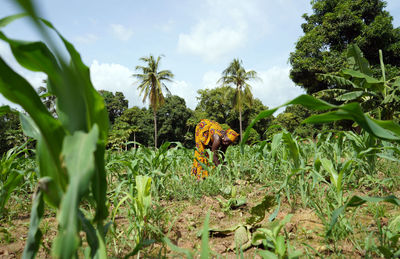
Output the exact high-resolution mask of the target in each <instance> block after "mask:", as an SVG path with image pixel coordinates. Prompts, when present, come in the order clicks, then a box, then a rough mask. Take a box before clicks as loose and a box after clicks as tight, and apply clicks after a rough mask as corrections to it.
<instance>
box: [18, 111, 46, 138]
mask: <svg viewBox="0 0 400 259" xmlns="http://www.w3.org/2000/svg"><path fill="white" fill-rule="evenodd" d="M19 120H20V121H21V126H22V130H23V132H24V134H25V135H27V136H28V137H31V138H34V139H40V138H41V137H42V136H41V135H40V130H39V128H38V127H37V126H36V124H35V122H34V121H33V120H32V118H30V117H29V116H27V115H25V114H23V113H20V114H19Z"/></svg>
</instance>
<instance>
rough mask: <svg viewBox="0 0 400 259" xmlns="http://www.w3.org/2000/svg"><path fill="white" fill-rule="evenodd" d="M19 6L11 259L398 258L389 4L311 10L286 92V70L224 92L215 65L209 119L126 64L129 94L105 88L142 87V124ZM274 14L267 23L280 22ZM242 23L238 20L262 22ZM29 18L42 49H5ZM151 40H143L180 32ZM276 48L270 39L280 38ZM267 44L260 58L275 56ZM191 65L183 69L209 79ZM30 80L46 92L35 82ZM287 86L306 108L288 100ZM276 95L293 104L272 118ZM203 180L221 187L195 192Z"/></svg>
mask: <svg viewBox="0 0 400 259" xmlns="http://www.w3.org/2000/svg"><path fill="white" fill-rule="evenodd" d="M11 2H14V4H15V6H16V7H17V8H19V9H18V10H20V11H22V13H18V14H7V16H6V17H4V18H1V19H0V29H1V31H0V39H1V41H2V44H3V43H4V44H5V45H6V49H4V50H5V52H4V53H6V55H3V47H2V46H3V45H1V46H0V51H1V53H0V54H1V55H0V95H1V98H3V97H4V100H7V103H9V105H8V104H5V105H3V104H1V106H0V258H35V257H38V258H61V259H64V258H66V259H70V258H100V259H104V258H201V259H206V258H278V259H286V258H399V257H400V209H399V206H400V199H399V198H400V173H399V168H400V166H399V163H400V146H399V144H400V125H399V121H400V114H399V111H400V98H399V93H400V77H399V73H398V72H399V67H400V63H399V60H400V59H399V57H400V51H399V46H400V45H399V43H400V28H395V27H394V26H393V25H392V20H393V17H392V16H390V14H389V12H387V11H386V10H385V9H384V8H385V6H386V2H385V1H381V0H378V1H372V2H371V1H367V2H362V1H361V2H362V3H361V2H360V3H358V2H355V1H351V0H343V1H326V0H320V1H319V0H318V1H311V3H310V4H311V6H312V12H313V14H311V15H308V14H304V15H303V16H302V18H303V19H304V20H305V23H303V24H301V28H302V30H303V33H304V36H303V37H300V38H299V40H298V42H297V43H296V44H295V51H293V52H292V51H291V50H287V49H286V50H284V51H283V52H282V53H286V54H288V53H289V61H288V62H289V63H290V65H291V68H290V69H286V68H285V69H283V70H282V69H279V70H281V72H279V75H277V77H271V78H270V73H268V71H274V70H275V68H276V66H275V65H274V67H273V68H272V70H267V72H265V67H264V66H266V64H264V65H262V66H261V64H260V67H259V70H260V73H257V72H256V71H255V70H252V69H245V68H244V65H243V61H242V60H241V59H239V58H234V59H233V60H232V61H231V62H230V63H229V65H228V67H226V68H225V69H224V70H222V73H221V77H220V78H219V79H218V78H216V77H215V78H214V75H217V73H214V71H212V70H213V69H211V68H210V67H209V66H208V65H207V66H206V68H207V71H208V72H205V74H204V76H205V77H203V81H204V82H206V81H208V80H209V79H210V80H211V81H215V83H213V84H212V85H211V86H210V87H211V89H209V88H205V89H198V91H197V94H198V96H196V97H195V96H191V97H193V100H194V99H197V100H198V103H197V106H196V108H194V109H192V108H188V107H187V106H186V101H185V99H184V98H183V97H180V96H178V95H172V93H171V92H170V90H169V89H168V87H170V88H175V90H176V88H178V87H179V88H182V89H183V90H182V89H180V90H182V91H181V93H182V92H185V94H186V93H190V94H192V92H194V91H192V90H193V89H194V88H193V89H192V83H190V82H189V81H188V82H186V81H185V80H182V78H175V75H174V73H172V71H171V70H169V69H161V67H160V61H161V59H162V58H164V55H163V54H160V55H159V56H154V55H152V54H149V55H148V56H142V57H140V58H139V59H138V60H137V57H135V60H137V61H138V64H139V65H136V66H133V67H134V70H132V71H131V70H130V69H124V67H123V66H120V65H119V64H115V66H114V63H112V64H113V66H111V67H114V68H118V69H122V70H124V71H125V72H124V75H125V76H122V75H121V76H120V75H119V74H118V73H115V72H110V70H108V68H107V69H106V70H105V71H104V72H102V73H101V74H102V75H107V76H117V77H119V76H120V77H121V78H118V80H126V82H129V84H130V85H131V84H132V83H133V82H131V81H129V80H133V79H135V80H136V81H135V82H134V83H133V84H134V85H135V87H136V88H137V89H136V90H137V91H136V92H135V93H137V94H136V95H137V96H135V98H136V97H140V99H142V98H143V99H142V102H143V104H146V105H148V107H138V106H136V105H134V106H133V107H131V108H128V100H127V99H125V96H124V93H123V92H119V90H121V91H123V90H122V87H117V88H113V91H114V90H118V91H116V92H115V94H114V92H110V91H108V90H101V89H98V88H97V87H95V84H94V82H95V80H93V78H92V75H93V74H95V73H93V74H92V72H94V71H95V69H92V68H93V67H94V68H95V67H96V66H90V67H89V66H87V65H85V64H84V58H83V56H81V54H80V53H79V52H78V50H77V48H76V47H75V45H76V46H78V44H80V43H77V44H76V43H75V42H79V41H80V42H81V43H82V38H79V37H75V39H74V44H75V45H74V44H72V43H71V42H70V41H69V40H67V39H66V38H65V37H64V36H62V34H61V32H60V31H58V30H57V29H56V27H55V26H54V25H53V24H52V22H50V21H48V20H46V19H44V18H41V17H40V16H41V13H40V10H41V6H39V4H38V6H36V3H34V2H33V1H30V0H24V1H21V0H14V1H12V0H11ZM211 2H213V1H207V6H208V5H210V10H212V9H213V8H212V7H213V5H212V3H211ZM261 2H262V1H260V3H254V4H255V7H256V6H263V7H264V8H266V7H267V6H266V5H265V4H264V3H261ZM142 4H143V3H142ZM189 5H190V6H191V8H192V9H193V6H192V4H189ZM219 5H220V4H217V6H219ZM360 5H361V6H362V8H361V9H360ZM121 6H122V5H121ZM121 6H120V7H121ZM217 6H215V5H214V7H217ZM143 7H145V6H143ZM220 7H223V8H222V9H225V6H224V5H221V6H220ZM90 8H91V9H92V6H91V7H90ZM146 8H148V7H145V8H144V9H141V8H138V10H146ZM168 8H169V7H168ZM230 8H231V7H229V10H230V11H229V12H227V13H229V14H230V16H232V17H235V20H236V18H239V17H241V16H242V15H241V12H242V11H243V12H245V11H246V10H247V8H244V9H246V10H240V9H243V8H240V7H237V6H236V7H235V8H234V9H230ZM103 9H107V8H106V7H104V8H103ZM121 9H123V8H121ZM159 9H163V8H159ZM222 9H221V10H222ZM250 9H252V8H250ZM256 9H259V8H255V9H254V10H256ZM268 9H269V8H268ZM293 9H296V8H293ZM12 10H14V9H12V8H11V9H9V10H8V11H12ZM8 11H7V12H6V13H8ZM213 11H215V13H218V11H217V10H213ZM57 12H59V11H57ZM142 13H146V12H142ZM184 13H186V12H184ZM212 13H214V12H212ZM243 14H245V13H243ZM249 14H252V12H249ZM249 14H248V15H249ZM260 14H261V13H260ZM190 16H191V15H190V14H189V15H188V16H187V17H188V18H189V17H190ZM218 16H219V15H218ZM249 16H252V15H249ZM264 16H265V15H264V14H262V15H260V17H264ZM129 17H132V14H131V13H130V14H129ZM154 17H158V15H154ZM200 17H201V16H200ZM232 17H231V18H232ZM21 18H29V19H28V23H27V24H26V25H29V29H27V31H26V32H30V31H33V30H34V31H36V32H37V36H38V41H28V40H17V39H14V38H13V36H11V35H12V34H9V33H8V32H7V31H8V29H6V30H7V31H6V30H5V31H3V28H4V27H9V28H11V29H10V30H11V31H12V30H13V28H14V27H10V26H14V25H10V26H9V24H10V23H13V22H14V21H17V20H19V19H21ZM85 18H86V17H85ZM146 18H148V17H146ZM150 18H151V17H150ZM150 20H152V19H150ZM212 20H213V19H212ZM279 20H285V19H279ZM91 21H92V22H93V21H94V20H91ZM213 21H214V20H213ZM86 22H87V21H86ZM152 22H153V21H152ZM162 22H165V21H164V20H162ZM17 23H18V22H17ZM230 23H231V24H235V23H236V22H232V21H231V22H229V21H228V20H227V22H226V24H227V25H230ZM76 24H78V23H76ZM82 24H83V23H82ZM92 24H93V25H94V24H95V22H93V23H92ZM145 24H146V23H144V22H143V20H142V19H139V20H138V21H137V23H136V26H138V27H142V25H145ZM172 24H174V23H171V25H172ZM202 24H203V23H200V25H201V26H200V27H199V28H203V25H202ZM205 24H207V23H205ZM238 24H239V25H242V24H243V25H244V26H239V27H240V28H242V27H243V28H247V27H248V26H247V25H246V23H242V22H240V20H239V23H238ZM382 24H383V25H384V26H381V25H382ZM67 25H69V24H67ZM139 25H140V26H139ZM185 25H186V20H185ZM260 25H263V26H262V27H265V26H264V24H263V23H260V24H259V26H260ZM17 26H18V25H17ZM132 26H133V25H132ZM146 26H147V24H146ZM149 26H150V27H147V28H152V29H144V31H151V32H152V31H153V29H154V28H159V29H160V30H164V29H165V30H166V31H165V32H167V30H168V29H167V28H164V29H162V28H161V27H160V26H155V24H154V23H152V24H151V25H149ZM189 27H191V26H190V25H188V27H187V28H189ZM206 27H212V26H206ZM216 27H218V26H216ZM250 27H251V26H249V28H250ZM104 28H105V27H104ZM110 28H111V29H113V30H114V32H119V33H118V35H119V36H125V37H123V38H124V39H122V40H123V41H125V40H126V42H125V43H126V46H129V51H128V52H129V53H130V52H131V51H136V50H141V48H140V45H141V44H145V43H146V42H147V41H141V40H136V38H135V44H134V47H133V48H132V47H130V44H128V40H129V39H130V37H131V36H132V35H135V37H136V33H135V34H133V31H131V30H125V29H124V28H125V27H124V26H122V25H121V24H111V27H110ZM187 28H186V29H187ZM192 28H198V27H196V26H194V27H192ZM276 28H284V26H276ZM220 29H222V31H225V29H224V28H223V27H221V28H220ZM15 31H18V30H15ZM67 31H68V30H67ZM194 31H197V29H194ZM200 31H202V30H200ZM227 31H231V30H230V29H229V30H227ZM24 32H25V31H24ZM177 32H178V31H176V32H173V30H172V31H171V33H175V35H178V36H179V39H181V38H186V39H190V38H191V37H181V35H185V34H182V33H178V34H177ZM151 34H153V33H151ZM200 34H201V35H202V34H203V33H200ZM289 34H290V33H289ZM68 35H69V36H71V35H70V34H68ZM209 35H218V36H220V35H224V33H222V34H221V33H218V32H215V33H211V34H209ZM233 35H235V34H233ZM243 35H247V34H246V33H245V34H243ZM249 35H250V32H249ZM25 36H26V39H29V35H28V34H26V35H24V33H22V38H24V37H25ZM87 36H88V39H91V40H89V41H92V40H93V41H92V44H94V43H95V42H96V41H97V39H99V41H100V38H97V37H96V36H95V35H93V34H87ZM71 37H73V36H71ZM266 37H267V35H263V34H260V39H264V41H267V42H270V41H271V39H273V38H274V37H269V36H268V37H267V38H266ZM142 38H143V39H145V38H146V39H148V36H144V37H142ZM172 38H173V37H172ZM202 38H209V37H207V35H204V37H202ZM234 38H238V39H241V38H242V37H236V36H235V37H234ZM244 38H248V37H247V36H246V37H243V39H244ZM79 39H80V40H79ZM194 39H196V40H195V41H196V42H197V37H194ZM211 39H214V38H211ZM221 39H222V38H221ZM249 39H250V38H249ZM253 40H256V39H253ZM83 41H85V40H83ZM211 41H214V40H211ZM257 41H258V40H257ZM151 42H156V43H157V42H162V43H163V44H162V45H165V46H169V45H170V44H167V43H165V44H164V42H163V41H162V40H156V41H151ZM207 42H208V40H207V41H206V43H207ZM227 42H229V39H227V40H225V39H224V40H223V42H222V41H221V44H222V45H221V46H220V47H221V49H224V48H226V44H227ZM278 42H279V44H277V43H278ZM376 42H380V44H379V45H378V44H376ZM86 43H89V42H88V41H86ZM131 43H133V42H131ZM259 43H260V45H262V46H263V48H262V50H261V49H260V51H256V52H259V53H261V52H264V51H265V50H266V49H267V50H268V49H269V48H270V47H268V46H267V47H266V46H264V43H262V42H259ZM281 43H282V42H280V40H278V41H276V42H275V43H274V44H276V45H282V44H281ZM136 44H138V45H136ZM224 44H225V45H224ZM274 44H273V45H274ZM146 45H149V46H146V47H150V46H151V44H146ZM189 45H192V44H189ZM209 45H210V44H208V43H207V44H205V46H206V47H207V46H208V47H209ZM234 45H235V44H233V45H232V46H234ZM273 45H270V46H273ZM120 46H121V45H120ZM210 46H211V50H212V51H214V52H215V53H214V54H218V51H217V50H216V49H215V48H214V47H213V44H211V45H210ZM237 46H241V44H237ZM152 47H154V46H152ZM115 49H119V47H117V45H115ZM156 49H157V48H156ZM196 49H197V48H196ZM248 49H252V48H248ZM232 50H233V49H232ZM232 50H231V51H232ZM237 50H239V49H237ZM121 51H122V49H121ZM102 52H103V51H102ZM177 52H180V51H177ZM208 52H209V51H208V50H207V48H206V49H205V53H208ZM121 53H125V52H124V51H122V52H121ZM223 53H225V52H221V54H223ZM232 53H233V52H231V53H230V54H232ZM107 54H110V56H114V54H112V53H111V52H110V53H107ZM93 55H94V56H93V57H95V55H96V54H93ZM179 55H182V56H180V58H179V60H180V59H181V58H183V59H182V60H185V64H183V63H182V64H181V66H182V67H185V69H188V66H189V65H188V64H191V63H192V64H194V63H196V64H197V63H198V62H191V61H190V60H189V59H187V56H185V55H187V53H186V54H185V53H183V52H182V53H180V54H179ZM243 55H244V54H243ZM249 56H260V55H259V54H258V53H256V55H255V54H254V53H252V54H251V55H249ZM266 56H268V55H266ZM185 57H186V58H185ZM215 57H217V56H215ZM260 57H261V56H260ZM128 59H129V58H128ZM261 59H266V58H265V57H263V58H261ZM261 59H260V60H261ZM176 60H178V59H176ZM210 60H211V59H210ZM217 60H218V59H216V61H217ZM268 60H272V61H273V60H274V59H273V58H270V57H268ZM109 61H110V62H111V60H109ZM258 61H259V59H258V58H257V63H259V62H258ZM272 61H271V62H272ZM112 62H113V61H112ZM100 63H101V62H100V61H97V60H95V61H94V62H93V64H94V65H96V64H97V65H98V64H100ZM254 64H255V63H253V65H251V66H254ZM271 64H272V63H271ZM269 65H270V64H269ZM169 66H171V67H174V69H178V67H177V66H174V65H171V64H169ZM251 66H250V67H251ZM106 67H108V66H106ZM221 67H222V66H220V64H218V70H220V69H221ZM214 68H215V67H214ZM21 69H22V70H21ZM122 70H121V71H122ZM188 70H189V69H188ZM188 70H187V71H188ZM190 70H191V71H192V69H190ZM21 71H22V72H21ZM26 72H29V73H28V74H26ZM97 72H98V71H97ZM30 73H34V74H35V73H36V75H37V74H38V73H39V74H41V76H42V77H43V78H41V77H40V80H39V77H38V78H36V79H37V80H34V81H35V82H34V81H32V80H30V79H32V77H31V76H30V75H31V74H30ZM186 74H187V73H186ZM193 74H196V77H198V76H201V74H202V73H201V72H200V71H197V70H196V69H193ZM272 74H274V73H272ZM176 75H177V76H178V75H179V76H182V73H179V72H178V73H176ZM281 77H282V78H285V80H286V79H290V80H292V81H293V83H295V84H296V85H297V86H300V87H302V88H303V90H304V91H305V92H306V93H307V94H305V93H304V92H303V93H301V94H295V95H294V96H291V97H290V98H289V97H288V96H286V94H289V93H288V92H290V91H287V90H285V89H286V88H284V87H286V86H285V84H286V83H282V82H286V81H282V82H281V81H280V80H277V78H281ZM287 77H289V78H287ZM29 78H30V79H29ZM110 78H112V77H110ZM110 78H108V80H107V81H110V82H111V83H110V84H111V85H114V84H115V85H116V86H118V85H119V84H118V82H117V81H118V80H115V79H114V80H111V79H110ZM113 78H115V77H113ZM193 78H194V77H193ZM263 78H264V79H267V81H268V82H267V83H266V84H264V83H262V82H260V81H262V79H263ZM214 79H215V80H214ZM36 81H41V83H42V85H41V86H39V87H38V88H37V85H36V83H37V82H36ZM92 81H93V82H92ZM197 81H198V80H197ZM256 81H258V83H257V85H255V89H254V90H255V91H254V95H253V93H252V91H253V90H252V86H251V85H250V82H251V84H253V83H256ZM193 82H194V81H193ZM43 85H44V86H43ZM289 85H290V86H292V83H290V84H289ZM193 86H194V85H193ZM214 86H216V87H214ZM185 87H187V88H186V89H185ZM120 88H121V89H120ZM189 88H190V90H189ZM107 89H109V88H107ZM257 89H258V90H257ZM260 89H261V92H262V93H263V95H264V94H265V93H266V95H268V97H271V96H272V95H273V97H274V98H275V97H278V95H282V96H279V97H282V98H283V99H280V98H276V99H277V100H278V99H279V100H289V101H286V102H285V103H283V102H282V103H279V104H276V103H275V104H272V105H273V106H274V108H270V107H268V106H265V105H264V104H263V102H262V101H261V100H260V99H258V98H257V97H258V96H259V97H260V98H261V97H262V96H261V95H260V92H258V91H260ZM267 89H269V90H270V91H271V92H269V93H268V91H265V90H267ZM278 89H280V92H278V91H276V90H278ZM256 90H257V91H256ZM271 93H273V94H271ZM164 95H165V96H164ZM283 95H285V96H283ZM193 104H194V103H190V105H193ZM13 105H17V107H16V108H14V106H13ZM269 105H270V104H269ZM282 108H285V111H284V112H282V113H279V114H277V115H276V117H274V114H276V113H278V111H280V110H281V109H282ZM204 119H207V120H204ZM199 122H200V123H199ZM239 136H240V137H239ZM239 139H240V140H239ZM194 141H195V143H194ZM235 141H236V142H238V143H237V145H232V144H233V142H235ZM207 147H209V148H211V150H212V151H210V150H209V149H208V148H207ZM225 151H226V152H225ZM195 152H196V153H195ZM214 155H215V157H214ZM218 156H219V159H217V157H218ZM194 158H196V163H194ZM219 162H220V163H219ZM193 164H195V165H196V167H195V168H196V170H195V171H196V172H197V173H199V175H200V173H201V170H200V167H202V168H203V169H205V170H206V171H208V173H209V176H208V177H206V178H205V179H197V178H196V177H195V176H193V175H191V174H190V171H191V168H192V165H193ZM204 175H206V174H203V176H204Z"/></svg>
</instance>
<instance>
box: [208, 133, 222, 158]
mask: <svg viewBox="0 0 400 259" xmlns="http://www.w3.org/2000/svg"><path fill="white" fill-rule="evenodd" d="M221 141H222V140H221V137H220V136H219V135H218V134H214V136H213V143H212V146H211V151H212V152H213V162H214V164H215V165H216V166H218V165H219V164H220V163H221V161H219V159H218V149H219V148H220V146H221Z"/></svg>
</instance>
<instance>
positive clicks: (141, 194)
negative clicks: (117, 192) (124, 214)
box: [112, 175, 152, 253]
mask: <svg viewBox="0 0 400 259" xmlns="http://www.w3.org/2000/svg"><path fill="white" fill-rule="evenodd" d="M151 184H152V179H151V178H150V177H148V176H142V175H138V176H136V177H135V192H134V193H128V192H123V194H125V197H124V198H122V199H121V200H120V201H119V202H118V204H117V205H116V207H115V209H114V210H113V218H112V220H113V222H115V217H116V215H117V212H118V210H119V208H120V207H121V205H122V204H123V203H124V202H125V201H127V200H129V201H130V203H129V208H130V210H129V214H128V219H129V222H130V224H129V229H128V231H127V232H126V233H124V234H125V235H127V234H128V235H129V234H130V233H133V237H134V240H135V244H136V247H138V246H142V245H143V244H144V242H145V241H146V240H145V238H146V235H147V231H148V229H149V224H148V223H149V222H148V221H149V219H150V216H149V215H150V207H151V205H152V198H151ZM131 213H132V214H131ZM133 251H135V252H136V253H138V252H139V251H138V250H137V251H136V249H134V250H133Z"/></svg>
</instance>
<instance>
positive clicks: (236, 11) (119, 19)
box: [0, 0, 400, 109]
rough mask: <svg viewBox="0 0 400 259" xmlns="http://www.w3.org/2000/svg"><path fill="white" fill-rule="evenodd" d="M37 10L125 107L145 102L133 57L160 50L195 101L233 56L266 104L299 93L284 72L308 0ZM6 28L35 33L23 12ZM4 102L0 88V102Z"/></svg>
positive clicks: (399, 17)
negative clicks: (252, 74) (255, 78)
mask: <svg viewBox="0 0 400 259" xmlns="http://www.w3.org/2000/svg"><path fill="white" fill-rule="evenodd" d="M35 2H36V3H38V5H39V7H40V12H41V15H42V16H43V17H44V18H46V19H49V20H50V21H51V22H52V23H53V24H54V25H55V26H56V28H57V29H58V30H59V31H61V33H62V34H63V35H64V36H65V37H66V38H67V39H68V40H70V41H71V42H72V43H73V44H74V45H75V47H76V48H77V49H78V51H79V52H80V53H81V56H82V58H83V60H84V62H85V63H86V65H87V66H89V67H90V69H91V77H92V82H93V84H94V86H95V88H96V89H98V90H99V89H104V90H109V91H112V92H116V91H121V92H123V93H124V94H125V97H126V98H127V99H128V100H129V107H132V106H134V105H137V106H143V105H146V104H143V103H142V101H141V100H142V98H140V96H139V92H138V91H137V90H136V87H137V85H135V79H134V78H133V77H132V76H131V75H132V74H133V73H135V71H134V68H135V66H137V65H140V64H142V63H140V61H139V58H140V57H143V56H147V55H149V54H153V55H155V56H158V55H164V57H163V58H162V60H161V69H169V70H171V71H172V72H173V73H174V75H175V79H174V83H172V84H168V85H167V86H168V88H169V89H170V91H171V93H172V94H176V95H179V96H181V97H183V98H185V100H186V104H187V106H188V107H190V108H191V109H194V108H195V107H196V104H197V99H196V97H197V96H198V94H197V90H199V89H205V88H214V87H216V86H218V85H217V84H216V81H217V80H218V79H219V78H220V76H221V72H222V71H223V70H224V69H225V68H226V67H227V66H228V65H229V63H230V62H231V61H232V60H233V58H239V59H241V60H242V61H243V65H244V67H245V68H246V69H247V70H248V69H253V70H255V71H257V73H258V74H259V77H261V79H262V81H261V82H254V83H251V85H252V87H253V95H254V96H255V97H257V98H259V99H260V100H261V101H262V102H263V103H264V105H266V106H268V107H270V108H272V107H275V106H278V105H280V104H283V103H284V102H285V101H287V100H290V99H292V98H294V97H295V96H297V95H299V94H301V93H303V90H302V89H301V88H299V87H297V86H295V85H294V84H293V82H292V81H291V80H290V79H289V70H290V66H289V64H288V58H289V53H290V52H291V51H293V50H294V46H295V43H296V41H297V40H298V39H299V37H301V36H302V35H303V33H302V30H301V27H300V25H301V24H302V23H303V22H304V19H303V18H301V16H302V15H303V14H304V13H308V14H310V13H311V5H310V1H309V0H274V1H272V0H248V1H239V0H197V1H196V0H187V1H182V0H168V1H167V0H164V1H162V0H158V1H157V0H153V1H130V0H114V1H110V0H109V1H105V0H96V1H95V0H69V1H60V0H36V1H35ZM387 2H388V4H387V8H386V10H388V11H389V12H390V14H391V15H392V16H393V18H394V20H393V24H394V26H395V27H399V26H400V1H398V0H389V1H387ZM15 13H18V9H16V8H15V6H14V4H13V3H12V2H11V1H10V0H2V1H1V3H0V17H4V16H7V15H11V14H15ZM4 32H5V33H6V34H7V36H9V37H12V38H16V39H24V40H37V39H38V37H37V36H36V34H35V33H34V30H32V27H31V26H30V24H29V23H27V20H21V21H17V22H14V23H13V24H11V25H9V26H7V27H6V28H5V29H4ZM0 55H1V57H2V58H3V59H4V60H5V61H6V62H7V63H9V64H10V65H11V66H13V67H14V69H15V70H16V71H18V72H19V73H20V74H22V75H23V76H24V77H25V78H27V79H28V80H29V81H30V82H31V84H32V85H33V86H34V87H38V86H40V85H42V80H43V79H44V78H45V76H44V75H43V74H41V73H32V72H29V71H26V70H24V69H22V68H21V67H19V66H18V65H17V63H16V61H15V60H14V59H13V57H12V55H11V53H10V51H9V48H8V46H7V45H6V44H5V43H3V42H0ZM1 104H9V103H8V102H7V101H6V100H5V99H4V98H3V97H2V96H1V95H0V105H1Z"/></svg>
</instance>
